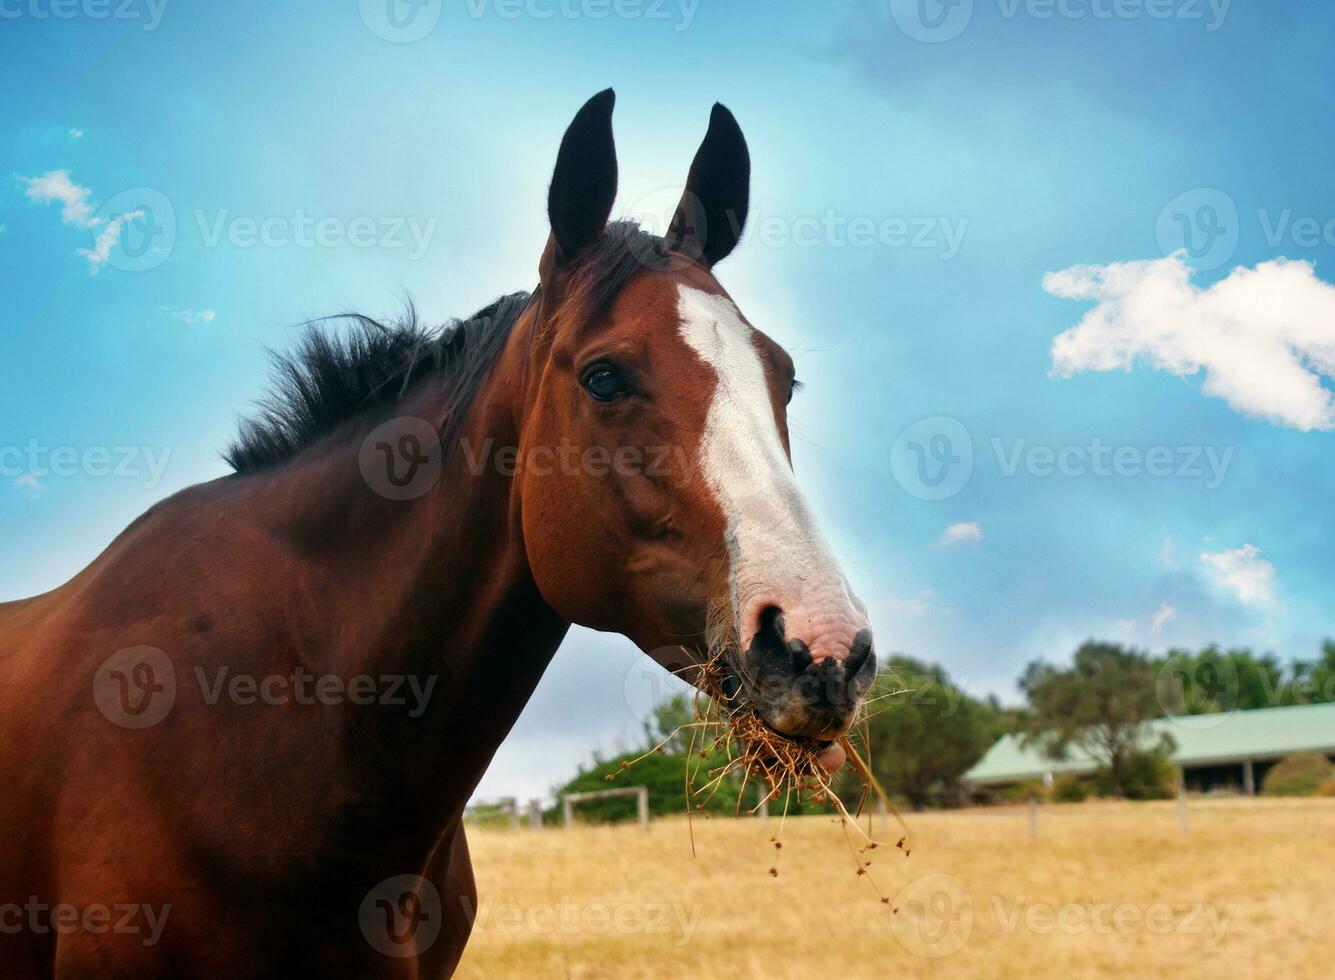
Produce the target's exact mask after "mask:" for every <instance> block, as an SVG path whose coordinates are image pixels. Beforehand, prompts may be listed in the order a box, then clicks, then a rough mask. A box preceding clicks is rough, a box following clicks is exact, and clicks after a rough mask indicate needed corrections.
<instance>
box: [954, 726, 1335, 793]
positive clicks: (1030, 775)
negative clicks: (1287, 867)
mask: <svg viewBox="0 0 1335 980" xmlns="http://www.w3.org/2000/svg"><path fill="white" fill-rule="evenodd" d="M1146 729H1147V732H1146V734H1147V736H1148V741H1149V742H1150V743H1153V742H1156V741H1158V738H1159V736H1160V734H1161V733H1164V732H1167V733H1168V734H1169V735H1171V736H1172V738H1173V741H1174V743H1175V744H1176V748H1175V749H1174V750H1173V753H1172V759H1173V762H1175V763H1176V764H1177V765H1178V766H1179V767H1180V768H1181V769H1182V774H1183V779H1184V781H1185V783H1186V785H1187V788H1188V789H1190V790H1194V791H1202V792H1204V791H1209V790H1227V789H1237V790H1241V791H1242V792H1245V793H1255V792H1256V787H1257V784H1258V781H1259V780H1260V779H1261V778H1262V777H1263V776H1264V775H1265V772H1266V770H1268V769H1269V768H1270V766H1272V765H1273V764H1274V763H1275V762H1277V761H1278V760H1280V759H1282V758H1283V757H1284V756H1286V755H1291V754H1292V753H1294V752H1324V753H1325V754H1326V755H1335V704H1304V705H1295V706H1293V707H1286V708H1260V709H1256V710H1252V711H1231V712H1222V713H1219V714H1210V715H1182V716H1179V717H1176V718H1159V719H1156V720H1155V721H1152V722H1149V723H1148V724H1147V725H1146ZM1097 768H1098V764H1097V763H1096V762H1095V761H1094V760H1093V759H1091V758H1090V757H1089V756H1088V755H1085V754H1084V753H1082V752H1081V751H1080V750H1079V749H1077V748H1076V747H1075V746H1072V747H1071V749H1070V752H1069V753H1068V757H1067V758H1066V759H1062V760H1054V759H1049V758H1047V756H1046V755H1045V754H1044V753H1043V750H1042V747H1041V746H1040V745H1038V744H1034V745H1030V746H1028V747H1026V746H1025V745H1024V744H1023V743H1022V737H1021V736H1019V735H1003V736H1002V737H1001V738H999V739H997V741H996V743H995V744H994V745H993V746H992V747H991V748H990V749H988V750H987V752H986V754H984V755H983V757H982V758H981V759H979V760H978V762H977V763H975V765H974V766H973V768H971V769H970V770H969V771H968V772H966V773H965V774H964V779H965V781H966V782H969V783H972V784H973V785H975V786H979V787H1002V786H1007V785H1010V784H1013V783H1018V782H1022V781H1024V780H1028V779H1044V780H1051V779H1052V778H1053V777H1055V776H1060V775H1064V774H1068V773H1070V774H1085V773H1092V772H1093V771H1094V770H1095V769H1097Z"/></svg>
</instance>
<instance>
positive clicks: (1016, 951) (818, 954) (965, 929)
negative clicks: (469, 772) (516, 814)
mask: <svg viewBox="0 0 1335 980" xmlns="http://www.w3.org/2000/svg"><path fill="white" fill-rule="evenodd" d="M907 820H908V823H909V827H910V829H911V832H912V854H911V855H910V856H909V857H908V858H905V857H904V855H903V853H902V852H900V851H897V850H896V849H895V847H894V841H895V839H896V838H897V837H898V832H897V830H896V829H895V827H894V825H893V824H892V823H890V822H889V821H885V822H882V821H881V820H880V819H878V821H877V833H878V836H882V837H884V838H885V839H886V840H888V842H889V843H888V844H883V845H882V846H880V847H879V848H877V849H876V850H874V851H869V852H867V856H868V857H870V858H871V859H872V864H871V868H870V875H871V877H873V878H874V879H875V881H876V884H877V885H879V887H880V889H881V892H882V894H884V895H886V896H887V897H890V898H891V899H892V904H883V903H882V902H881V901H880V899H879V898H878V897H877V893H876V892H875V891H874V890H873V887H872V886H871V885H870V884H869V883H868V881H867V880H866V879H865V878H861V877H858V876H857V875H856V874H855V870H854V864H853V857H852V856H851V854H850V852H849V848H848V845H847V844H846V843H845V840H844V835H843V832H842V830H841V828H840V826H839V825H838V824H837V823H835V822H833V821H831V820H829V819H826V818H820V817H806V818H802V819H800V820H794V819H790V820H788V821H787V823H786V825H785V827H784V830H783V835H782V843H783V847H782V849H781V850H778V851H776V850H775V848H774V845H773V844H772V843H770V839H771V838H772V837H773V836H774V835H775V833H776V832H777V831H778V829H779V821H778V819H777V818H772V819H770V820H768V821H766V822H763V823H762V822H760V821H757V820H754V819H722V820H721V819H713V820H708V821H704V820H698V819H697V820H696V821H695V841H696V851H697V854H696V856H695V857H692V856H691V846H690V841H689V837H688V828H687V824H686V821H685V820H684V819H683V818H676V819H668V820H660V821H656V822H655V823H654V824H653V825H652V826H651V827H650V828H649V829H648V830H644V829H641V828H639V827H636V826H630V825H622V826H615V827H595V826H581V827H578V828H576V829H573V830H569V831H566V830H560V829H549V830H543V831H540V832H531V831H523V830H501V829H497V830H470V832H469V834H470V841H471V844H472V849H473V861H474V865H475V867H476V872H477V880H478V888H479V892H480V895H481V899H480V902H479V905H478V909H477V919H476V922H475V925H474V931H473V938H472V940H471V941H470V943H469V946H468V950H467V952H466V953H465V955H464V959H463V962H462V964H461V965H460V968H459V976H461V977H466V978H484V977H485V978H488V980H491V978H496V977H523V978H535V980H543V978H549V977H550V978H573V980H593V978H613V977H616V978H620V977H633V978H641V977H643V978H649V977H653V978H663V977H667V978H677V977H681V978H706V980H707V978H724V977H727V978H734V977H739V978H752V977H754V978H767V980H768V978H786V977H792V978H798V977H801V978H809V977H838V978H861V977H867V978H871V977H896V978H898V977H936V978H939V977H1024V978H1048V977H1051V978H1063V980H1067V978H1072V977H1104V976H1106V977H1119V978H1120V977H1165V978H1166V977H1172V978H1174V980H1177V978H1182V977H1198V976H1199V977H1207V976H1208V977H1258V976H1259V977H1285V978H1294V977H1327V976H1330V975H1331V974H1332V970H1335V965H1333V964H1332V954H1331V953H1330V951H1329V935H1330V928H1331V923H1332V922H1335V800H1311V801H1306V800H1285V801H1270V800H1240V799H1229V800H1199V801H1197V800H1193V801H1192V802H1191V804H1190V806H1189V828H1188V832H1187V833H1183V832H1182V829H1181V825H1180V822H1179V815H1178V811H1177V807H1176V804H1174V803H1141V804H1135V803H1116V804H1113V803H1103V802H1097V803H1088V804H1080V805H1073V806H1048V807H1044V808H1042V809H1041V810H1040V811H1039V819H1038V834H1037V837H1036V838H1034V839H1030V836H1029V819H1028V814H1027V811H1026V810H1025V809H1024V808H1023V807H1019V808H1006V809H987V810H968V811H957V812H947V813H929V814H909V815H907ZM776 855H777V857H778V862H777V863H778V871H779V874H778V876H777V877H772V876H771V875H770V874H769V868H770V867H771V866H772V865H774V864H775V857H776ZM894 908H897V909H898V911H897V912H894V911H892V909H894Z"/></svg>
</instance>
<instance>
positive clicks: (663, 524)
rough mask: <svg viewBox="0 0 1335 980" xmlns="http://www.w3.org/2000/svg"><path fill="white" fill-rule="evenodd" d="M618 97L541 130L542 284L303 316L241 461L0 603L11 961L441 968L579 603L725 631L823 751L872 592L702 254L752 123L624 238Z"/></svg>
mask: <svg viewBox="0 0 1335 980" xmlns="http://www.w3.org/2000/svg"><path fill="white" fill-rule="evenodd" d="M614 103H615V95H614V93H613V91H612V90H611V89H608V90H606V91H604V92H601V93H599V94H597V95H595V96H594V97H593V98H591V99H590V100H589V101H588V102H587V103H586V104H585V105H584V106H583V107H582V108H581V109H580V110H579V111H578V113H577V114H576V115H575V117H574V119H573V121H572V122H571V123H570V125H569V128H568V129H567V130H566V132H565V135H564V137H563V138H562V140H561V144H560V149H559V151H558V154H557V159H556V165H555V169H554V171H553V175H552V180H551V184H550V189H549V194H548V202H547V203H548V208H547V210H548V219H549V222H550V234H549V236H548V239H547V242H546V245H545V247H544V248H543V250H542V252H541V258H540V261H539V263H538V285H537V287H536V288H535V289H534V290H533V291H532V292H530V293H516V294H513V295H510V296H506V297H503V298H501V299H500V300H497V301H496V302H495V303H493V304H492V305H490V306H488V307H487V308H486V309H484V310H482V311H480V312H479V313H478V314H476V315H475V316H473V317H471V318H468V319H466V320H461V321H452V322H450V323H447V324H445V325H444V326H442V327H439V328H432V327H428V326H424V325H423V324H422V323H421V321H420V320H419V318H418V317H417V315H416V313H415V312H413V311H412V310H411V309H409V311H408V312H407V313H405V314H404V316H403V317H401V318H400V319H397V320H391V321H384V322H382V321H377V320H373V319H370V318H367V317H358V316H354V317H353V318H352V320H351V322H350V323H345V324H344V327H345V328H346V329H343V330H335V331H326V330H321V329H320V328H319V327H318V326H315V325H312V326H309V327H308V330H307V332H306V333H305V334H304V335H303V339H302V340H301V341H300V343H299V344H298V345H297V347H296V349H295V350H294V351H293V352H292V353H290V354H288V355H286V356H284V357H281V358H280V359H279V360H278V373H279V377H280V383H279V385H278V387H277V389H276V390H275V391H274V393H273V394H272V395H271V396H269V398H268V399H267V400H266V401H264V402H262V403H261V404H260V406H258V408H257V411H256V413H255V414H254V415H253V416H251V417H250V418H249V419H247V420H245V421H243V423H242V426H241V431H240V434H239V436H238V437H237V439H236V441H235V442H234V444H232V445H231V446H230V447H229V448H228V449H227V451H226V453H225V458H226V459H227V461H228V462H229V463H230V464H231V466H232V468H233V470H234V472H232V473H230V474H228V475H227V476H225V477H223V478H221V479H218V480H214V481H212V482H209V483H204V484H200V485H197V486H193V487H190V488H187V489H185V490H183V491H181V492H179V493H177V494H175V495H174V496H171V497H170V498H168V499H166V500H164V501H162V502H160V503H158V504H156V505H155V506H153V507H152V508H151V509H150V510H148V511H147V512H146V513H145V514H143V515H142V516H141V517H139V518H138V519H137V520H135V521H134V522H133V523H132V524H131V525H130V526H129V527H128V528H127V529H126V530H125V531H124V532H123V533H121V534H120V535H119V536H118V537H117V538H116V539H115V540H114V541H113V543H112V544H111V545H110V546H109V547H108V548H107V549H106V550H105V551H104V552H103V553H102V554H101V555H100V556H99V557H98V558H96V560H94V561H93V562H92V563H91V564H90V565H89V566H88V567H86V568H85V569H84V570H83V571H81V572H79V573H78V574H77V575H75V576H74V577H73V578H72V579H71V580H70V581H68V582H67V583H66V584H64V585H63V586H61V587H59V588H57V589H55V590H54V591H51V592H48V593H45V594H43V595H39V596H36V597H33V598H28V599H24V600H21V601H17V602H8V603H5V604H3V605H0V785H3V786H4V787H5V796H6V802H5V804H4V807H3V810H0V975H3V976H5V977H7V978H29V977H32V978H38V977H42V978H46V977H57V978H75V977H78V978H82V977H91V976H98V977H135V978H145V977H168V976H198V977H217V976H230V977H242V976H291V975H298V976H301V975H312V976H314V975H323V976H357V977H394V978H400V977H433V978H434V977H448V976H450V975H451V974H452V972H453V971H454V969H455V967H456V965H457V963H458V961H459V957H460V955H461V953H462V951H463V948H464V945H465V942H466V941H467V938H468V935H469V930H470V924H471V920H472V918H473V910H474V909H475V908H476V901H477V894H476V888H475V885H474V881H473V874H472V868H471V865H470V861H469V854H468V844H467V841H466V839H465V835H464V829H463V825H462V816H463V811H464V807H465V804H466V803H467V801H468V799H469V797H470V795H471V794H472V792H473V790H474V788H475V787H476V786H477V784H478V782H479V780H480V778H481V777H482V775H483V773H484V771H485V770H486V768H487V765H488V763H489V761H490V760H491V758H492V756H493V754H494V752H495V751H496V749H497V747H498V746H499V745H500V743H501V741H502V740H503V739H504V737H505V735H506V733H507V732H508V731H509V729H510V728H511V726H512V725H513V723H514V722H515V720H516V718H517V717H518V716H519V714H520V711H521V710H522V709H523V707H524V705H525V702H526V701H527V700H528V698H529V697H530V695H531V694H532V692H533V690H534V688H535V686H536V685H537V683H538V681H539V679H540V678H541V677H542V675H543V672H544V670H545V669H546V667H547V665H548V663H549V662H550V660H551V658H552V656H553V654H554V653H555V651H556V649H557V647H558V646H559V645H560V644H561V642H562V639H563V637H564V636H565V635H566V633H567V630H568V629H569V627H570V625H571V624H573V623H578V624H582V625H584V626H586V627H590V628H592V629H595V630H601V631H609V632H613V633H619V634H622V635H624V636H626V637H628V638H629V639H630V640H631V641H633V642H634V643H635V644H636V645H637V646H638V647H639V648H640V649H641V650H643V651H645V652H646V653H647V654H649V655H650V656H652V657H654V658H655V659H656V660H658V661H659V662H660V663H663V664H665V665H667V666H669V667H671V668H673V669H679V668H680V669H686V668H690V667H692V666H693V665H694V666H697V667H698V665H700V664H701V663H703V662H704V661H705V659H706V658H707V657H709V656H710V655H711V651H714V650H717V649H724V648H726V650H727V651H728V652H727V655H726V656H725V657H724V658H723V659H724V663H723V669H724V671H725V677H726V680H727V683H728V686H729V690H730V692H732V693H733V694H735V697H736V698H737V699H738V702H739V704H741V705H742V706H743V707H744V708H745V709H746V710H750V711H754V712H755V713H756V715H757V716H758V717H759V718H760V719H761V720H762V721H763V722H764V723H765V724H766V725H768V726H769V727H770V728H772V729H773V730H774V732H775V733H777V734H779V735H781V736H788V737H793V738H805V739H812V740H815V743H816V744H817V745H818V746H819V745H827V744H828V748H827V749H825V751H824V754H823V755H822V756H821V764H822V765H825V766H826V768H828V769H836V768H838V766H839V765H840V764H842V762H843V761H844V760H843V756H842V749H839V748H838V747H837V743H836V742H835V740H836V739H838V738H839V736H840V735H841V734H842V733H843V732H845V731H846V730H847V729H848V727H849V725H850V724H851V723H852V721H853V719H854V717H855V715H856V713H857V711H858V708H859V706H860V703H861V701H862V699H863V697H864V694H865V692H866V689H867V687H868V686H869V684H870V683H871V680H872V679H873V676H874V674H875V671H876V657H875V654H874V652H873V649H872V636H871V632H870V628H869V625H868V619H867V615H866V611H865V608H864V606H863V605H862V604H861V603H860V602H859V601H858V599H857V598H856V597H855V595H854V592H853V590H852V588H851V587H850V585H849V582H848V581H847V579H846V577H845V575H844V574H843V572H842V570H841V568H840V566H839V563H838V562H837V560H836V558H835V556H834V554H833V551H832V549H831V548H830V546H829V545H828V544H827V543H826V541H825V539H824V538H823V536H822V534H821V531H820V530H819V527H818V524H817V521H816V519H815V516H814V514H813V511H812V508H811V506H810V505H809V504H808V502H807V501H806V499H805V497H804V496H803V494H802V492H801V491H800V489H799V487H798V484H797V482H796V478H795V475H794V472H793V469H792V465H791V461H790V460H791V453H790V446H789V436H788V429H787V406H788V403H789V401H790V399H791V398H792V396H793V392H794V391H795V390H796V388H797V387H798V383H797V379H796V377H795V369H794V365H793V361H792V359H791V357H790V356H789V355H788V354H787V353H786V352H785V351H784V350H783V349H782V348H781V347H780V346H779V345H778V344H777V343H775V342H774V341H773V340H771V339H770V338H769V337H768V336H766V335H765V334H764V333H762V332H761V331H760V330H759V329H758V328H756V327H755V326H753V325H752V324H751V323H750V321H748V320H747V318H746V317H745V316H744V315H743V314H742V313H741V312H740V310H739V308H738V306H737V305H736V303H735V302H734V301H733V299H732V298H731V297H730V295H729V294H728V293H727V292H726V291H725V290H724V288H723V287H722V285H720V283H719V281H718V280H717V278H716V277H715V275H714V268H715V266H716V265H717V264H718V263H719V262H720V261H722V260H723V259H724V258H726V257H727V256H728V255H729V253H731V252H732V251H733V249H734V248H735V247H736V245H737V244H738V242H739V240H740V238H741V235H742V231H743V229H744V226H745V223H746V215H747V211H748V202H749V196H750V172H751V163H750V155H749V151H748V149H747V144H746V140H745V138H744V136H743V135H742V131H741V129H740V127H739V126H738V124H737V121H736V119H735V118H734V117H733V115H732V113H731V112H729V111H728V110H727V109H726V108H725V107H723V106H722V105H715V107H714V109H713V112H712V115H711V118H710V123H709V127H708V131H707V134H706V136H705V138H704V141H703V143H702V144H701V145H700V147H699V149H698V152H697V153H696V155H695V157H694V161H693V163H692V165H691V168H690V172H689V175H688V178H687V184H686V189H685V192H684V193H683V195H682V199H681V204H680V205H679V207H678V208H677V211H676V213H675V215H674V216H673V218H672V220H671V223H670V225H669V226H668V227H667V228H666V230H665V232H664V233H663V234H662V235H656V234H651V233H650V232H649V231H646V230H644V229H643V228H640V227H639V226H638V225H636V224H634V223H632V222H627V221H613V220H611V211H612V207H613V203H614V198H615V195H616V187H617V157H616V149H615V145H614V140H613V134H612V113H613V106H614ZM720 609H721V610H723V614H722V615H720V614H719V612H718V611H719V610H720ZM720 637H725V640H721V639H720ZM720 643H725V644H726V646H725V647H720V646H719V644H720ZM688 673H689V671H688Z"/></svg>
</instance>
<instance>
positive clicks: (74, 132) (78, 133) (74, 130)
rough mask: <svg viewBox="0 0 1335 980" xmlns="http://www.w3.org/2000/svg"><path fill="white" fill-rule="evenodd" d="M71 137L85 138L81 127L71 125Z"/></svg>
mask: <svg viewBox="0 0 1335 980" xmlns="http://www.w3.org/2000/svg"><path fill="white" fill-rule="evenodd" d="M70 139H76V140H81V139H83V130H82V129H80V128H79V127H78V126H71V127H70Z"/></svg>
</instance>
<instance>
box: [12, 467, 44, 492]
mask: <svg viewBox="0 0 1335 980" xmlns="http://www.w3.org/2000/svg"><path fill="white" fill-rule="evenodd" d="M14 486H15V487H16V488H17V489H19V490H27V491H28V494H29V495H30V496H33V497H36V496H37V495H38V494H40V493H41V492H42V491H43V490H45V489H46V487H45V486H44V485H43V484H42V481H41V480H39V479H37V477H36V476H35V475H33V474H32V473H24V474H23V475H22V476H20V477H19V478H18V479H17V480H15V481H14Z"/></svg>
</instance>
